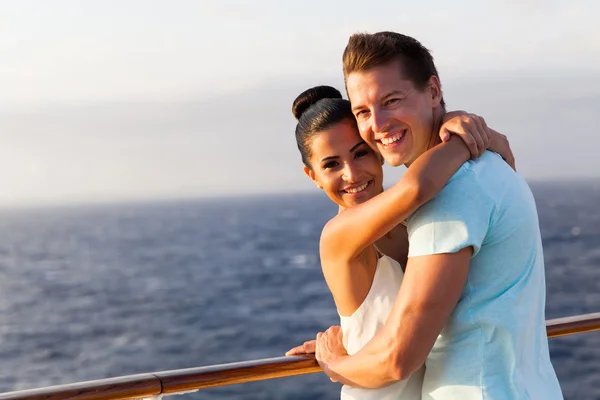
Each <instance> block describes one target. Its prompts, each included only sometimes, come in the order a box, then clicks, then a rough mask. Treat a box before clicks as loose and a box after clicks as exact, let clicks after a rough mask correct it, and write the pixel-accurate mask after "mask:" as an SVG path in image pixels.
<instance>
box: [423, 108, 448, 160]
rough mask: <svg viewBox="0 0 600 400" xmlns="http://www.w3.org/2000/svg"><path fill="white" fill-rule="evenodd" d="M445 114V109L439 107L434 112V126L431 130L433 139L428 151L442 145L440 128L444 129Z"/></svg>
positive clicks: (431, 138)
mask: <svg viewBox="0 0 600 400" xmlns="http://www.w3.org/2000/svg"><path fill="white" fill-rule="evenodd" d="M445 114H446V110H444V108H443V107H437V108H436V109H435V110H433V126H432V128H431V137H430V138H429V144H428V147H427V150H429V149H431V148H432V147H434V146H437V145H438V144H440V143H442V139H441V138H440V128H441V127H442V124H443V119H444V115H445Z"/></svg>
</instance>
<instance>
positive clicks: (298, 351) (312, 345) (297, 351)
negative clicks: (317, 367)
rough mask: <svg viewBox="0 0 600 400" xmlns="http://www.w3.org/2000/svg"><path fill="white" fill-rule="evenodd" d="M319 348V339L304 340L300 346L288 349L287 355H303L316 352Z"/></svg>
mask: <svg viewBox="0 0 600 400" xmlns="http://www.w3.org/2000/svg"><path fill="white" fill-rule="evenodd" d="M316 350H317V341H316V340H309V341H307V342H304V343H303V344H302V345H300V346H296V347H294V348H293V349H290V350H288V351H287V352H286V353H285V355H286V356H301V355H304V354H314V353H315V351H316Z"/></svg>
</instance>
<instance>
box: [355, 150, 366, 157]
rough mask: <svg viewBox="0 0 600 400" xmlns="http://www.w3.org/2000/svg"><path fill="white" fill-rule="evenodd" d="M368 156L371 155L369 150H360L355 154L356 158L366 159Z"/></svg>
mask: <svg viewBox="0 0 600 400" xmlns="http://www.w3.org/2000/svg"><path fill="white" fill-rule="evenodd" d="M367 154H369V152H368V151H367V150H359V151H357V152H356V153H355V154H354V158H360V157H364V156H366V155H367Z"/></svg>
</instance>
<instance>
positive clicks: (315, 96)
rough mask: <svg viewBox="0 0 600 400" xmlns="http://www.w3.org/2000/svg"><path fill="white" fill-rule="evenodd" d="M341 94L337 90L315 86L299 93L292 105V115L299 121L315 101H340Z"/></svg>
mask: <svg viewBox="0 0 600 400" xmlns="http://www.w3.org/2000/svg"><path fill="white" fill-rule="evenodd" d="M341 98H342V94H341V93H340V91H339V90H337V89H336V88H334V87H331V86H315V87H313V88H310V89H308V90H305V91H304V92H302V93H300V95H298V97H296V100H294V104H292V114H294V117H295V118H296V119H297V120H299V119H300V117H302V114H304V112H305V111H306V110H308V108H309V107H310V106H312V105H313V104H315V103H316V102H317V101H319V100H322V99H341Z"/></svg>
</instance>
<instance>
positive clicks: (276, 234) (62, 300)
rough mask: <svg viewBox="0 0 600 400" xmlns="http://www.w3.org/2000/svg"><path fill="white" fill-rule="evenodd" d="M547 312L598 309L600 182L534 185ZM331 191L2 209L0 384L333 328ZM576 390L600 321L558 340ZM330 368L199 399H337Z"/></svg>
mask: <svg viewBox="0 0 600 400" xmlns="http://www.w3.org/2000/svg"><path fill="white" fill-rule="evenodd" d="M531 187H532V190H533V192H534V195H535V197H536V201H537V206H538V211H539V216H540V225H541V230H542V235H543V240H544V255H545V260H546V276H547V287H548V291H547V318H558V317H563V316H570V315H576V314H582V313H591V312H598V311H600V210H599V209H598V207H599V206H600V182H594V181H591V182H562V183H558V182H554V183H531ZM335 212H336V208H335V206H333V205H332V204H331V203H330V202H329V200H327V199H326V198H325V197H324V195H323V194H322V193H316V192H315V193H314V194H301V195H277V196H274V195H273V196H263V197H261V196H252V197H239V198H229V199H225V198H223V199H211V200H193V201H192V200H186V201H162V202H154V203H152V202H144V203H129V204H112V205H94V206H91V205H88V206H71V207H67V206H65V207H48V208H29V209H26V208H21V209H3V210H0V238H1V240H0V392H5V391H11V390H18V389H27V388H34V387H42V386H47V385H55V384H62V383H71V382H76V381H83V380H91V379H99V378H106V377H112V376H118V375H125V374H135V373H142V372H151V371H161V370H171V369H179V368H188V367H196V366H204V365H210V364H219V363H226V362H234V361H243V360H252V359H258V358H267V357H277V356H282V355H283V354H284V352H285V351H286V350H287V349H289V348H290V347H292V346H294V345H298V344H300V343H302V342H303V341H305V340H308V339H311V338H313V337H314V335H315V333H316V332H318V331H319V330H324V329H326V328H327V327H328V326H329V325H331V324H337V322H338V317H337V314H336V311H335V308H334V305H333V301H332V299H331V296H330V294H329V292H328V290H327V287H326V285H325V283H324V281H323V277H322V274H321V271H320V267H319V257H318V238H319V234H320V231H321V228H322V227H323V225H324V223H325V222H326V221H327V220H328V219H329V218H330V217H331V216H333V215H334V214H335ZM550 347H551V355H552V361H553V364H554V367H555V369H556V371H557V374H558V376H559V379H560V383H561V386H562V388H563V391H564V395H565V398H566V399H573V400H575V399H577V400H589V399H600V332H592V333H586V334H580V335H575V336H569V337H564V338H556V339H552V340H551V341H550ZM339 388H340V386H339V384H337V383H331V382H330V381H329V379H328V378H327V377H326V376H325V375H323V374H313V375H307V376H300V377H292V378H284V379H278V380H271V381H264V382H257V383H249V384H243V385H234V386H229V387H222V388H215V389H208V390H203V391H199V392H196V393H193V394H189V395H186V396H184V397H182V398H188V399H219V400H221V399H318V398H331V399H334V398H337V397H339Z"/></svg>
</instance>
